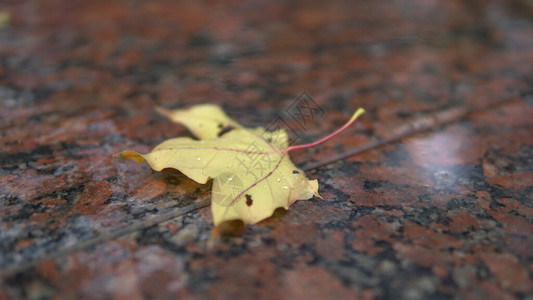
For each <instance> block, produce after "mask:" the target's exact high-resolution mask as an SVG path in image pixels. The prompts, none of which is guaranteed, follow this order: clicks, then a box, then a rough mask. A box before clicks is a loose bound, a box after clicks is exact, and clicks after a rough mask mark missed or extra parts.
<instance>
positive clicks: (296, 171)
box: [292, 170, 300, 174]
mask: <svg viewBox="0 0 533 300" xmlns="http://www.w3.org/2000/svg"><path fill="white" fill-rule="evenodd" d="M292 174H300V172H298V170H292Z"/></svg>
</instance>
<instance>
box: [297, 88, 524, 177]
mask: <svg viewBox="0 0 533 300" xmlns="http://www.w3.org/2000/svg"><path fill="white" fill-rule="evenodd" d="M519 100H521V98H513V99H506V100H501V101H497V102H495V103H492V104H489V105H487V106H484V107H482V108H478V107H468V106H462V107H451V108H448V109H445V110H442V111H439V112H436V113H433V114H430V115H428V116H424V117H422V118H420V119H417V120H414V121H412V122H409V123H407V124H405V125H402V126H400V127H398V128H397V129H396V130H394V131H393V132H392V133H391V134H390V135H387V136H386V137H384V138H382V139H378V140H374V141H371V142H369V143H367V144H365V145H363V146H360V147H357V148H354V149H352V150H350V151H347V152H344V153H341V154H339V155H335V156H333V157H330V158H329V159H326V160H324V161H320V162H317V163H314V164H310V165H307V166H304V167H303V168H302V170H304V171H309V170H313V169H317V168H320V167H323V166H326V165H329V164H332V163H334V162H337V161H340V160H344V159H347V158H349V157H352V156H355V155H358V154H361V153H363V152H366V151H368V150H372V149H376V148H379V147H381V146H384V145H387V144H391V143H394V142H398V141H399V140H401V139H403V138H406V137H409V136H412V135H415V134H417V133H421V132H424V131H427V130H431V129H435V128H438V127H441V126H444V125H446V124H450V123H453V122H457V121H459V120H461V119H464V118H466V117H468V116H469V115H471V114H473V113H478V112H482V111H487V110H491V109H494V108H497V107H499V106H502V105H506V104H510V103H516V102H518V101H519Z"/></svg>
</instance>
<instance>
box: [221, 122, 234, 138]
mask: <svg viewBox="0 0 533 300" xmlns="http://www.w3.org/2000/svg"><path fill="white" fill-rule="evenodd" d="M220 125H222V124H219V127H220ZM233 129H235V127H233V126H232V125H228V126H226V127H224V128H222V129H220V131H219V132H218V136H221V135H223V134H226V133H228V132H230V131H232V130H233Z"/></svg>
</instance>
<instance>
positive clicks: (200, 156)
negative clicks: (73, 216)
mask: <svg viewBox="0 0 533 300" xmlns="http://www.w3.org/2000/svg"><path fill="white" fill-rule="evenodd" d="M159 111H160V112H161V113H162V114H163V115H165V116H167V117H169V118H170V119H171V120H173V121H174V122H177V123H181V124H183V125H185V126H186V127H187V128H188V129H189V130H190V131H191V132H192V133H193V134H194V135H195V136H196V137H197V138H199V140H195V139H192V138H189V137H180V138H174V139H170V140H167V141H164V142H163V143H161V144H159V145H158V146H157V147H155V148H154V149H153V150H152V151H151V152H150V153H147V154H139V153H137V152H134V151H128V150H126V151H123V152H121V153H119V154H118V155H117V156H118V157H121V158H127V159H132V160H134V161H136V162H142V161H144V160H146V161H147V162H148V164H149V165H150V166H151V167H152V168H153V169H154V170H156V171H161V170H162V169H164V168H174V169H177V170H179V171H181V172H182V173H183V174H185V175H186V176H188V177H189V178H191V179H193V180H195V181H196V182H198V183H202V184H204V183H207V181H208V180H210V179H213V187H212V196H211V211H212V214H213V221H214V225H215V227H218V226H219V225H220V224H221V223H223V222H225V221H230V220H242V221H243V222H244V223H245V224H254V223H257V222H259V221H261V220H264V219H266V218H268V217H270V216H271V215H272V214H273V213H274V210H276V209H277V208H279V207H283V208H285V209H288V208H289V206H290V205H291V204H292V203H294V202H295V201H297V200H305V199H309V198H312V197H313V196H317V197H320V195H319V194H318V181H317V180H316V179H314V180H308V179H307V178H306V176H305V173H304V172H303V171H302V170H300V169H299V168H297V167H296V166H295V165H294V164H293V163H292V162H291V160H290V158H289V155H288V153H289V151H291V150H295V149H301V148H307V147H311V146H314V145H317V144H319V143H322V142H324V141H326V140H327V139H329V138H331V137H332V136H335V135H336V134H338V133H339V132H341V131H342V130H344V129H345V128H346V127H348V126H349V125H350V124H352V123H353V122H354V121H355V120H356V119H357V117H358V116H359V115H361V114H362V113H363V112H364V110H362V109H359V110H358V111H357V112H356V113H355V114H354V115H353V117H352V119H350V121H349V122H348V123H346V124H345V125H344V126H343V127H342V128H340V129H338V130H337V131H336V132H334V133H333V134H331V135H329V136H327V137H325V138H323V139H321V140H319V141H317V142H315V143H312V144H308V145H300V146H291V147H289V146H288V135H287V133H286V132H285V130H284V129H280V130H277V131H273V132H268V131H266V130H265V129H264V128H262V127H257V128H246V127H243V126H241V125H240V124H238V123H237V122H235V121H233V120H231V119H230V118H229V117H228V116H227V115H226V114H225V113H224V111H223V110H222V109H221V108H220V107H218V106H215V105H198V106H194V107H192V108H190V109H187V110H175V111H168V110H164V109H159Z"/></svg>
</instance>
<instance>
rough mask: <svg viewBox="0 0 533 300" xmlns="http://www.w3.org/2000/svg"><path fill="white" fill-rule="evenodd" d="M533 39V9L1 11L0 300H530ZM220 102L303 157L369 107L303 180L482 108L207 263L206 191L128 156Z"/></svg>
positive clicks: (8, 5)
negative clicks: (402, 131) (187, 112)
mask: <svg viewBox="0 0 533 300" xmlns="http://www.w3.org/2000/svg"><path fill="white" fill-rule="evenodd" d="M532 36H533V4H532V2H531V1H527V0H516V1H503V0H501V1H478V0H473V1H459V0H452V1H428V0H415V1H405V0H399V1H346V2H340V1H285V2H278V1H247V2H242V3H241V2H238V1H228V2H224V1H201V2H200V1H168V0H166V1H165V0H157V1H120V0H113V1H99V0H97V1H59V0H54V1H2V2H1V3H0V147H1V148H0V299H177V298H180V299H209V298H213V299H272V298H278V299H326V298H329V299H338V298H350V299H533V127H532V126H533V118H532V117H531V116H533V76H532V75H533V63H532V62H533V38H532ZM303 91H305V92H307V94H301V93H302V92H303ZM306 97H310V98H306ZM310 99H311V100H310ZM205 102H209V103H216V104H219V105H221V106H223V107H224V108H225V109H226V110H227V111H228V112H229V114H230V115H231V116H232V117H234V118H235V119H237V120H238V121H239V122H240V123H242V124H245V125H248V126H255V125H266V124H273V125H272V126H278V125H280V124H281V125H282V126H285V127H287V128H288V129H289V130H290V131H291V134H292V136H293V138H294V141H295V142H297V143H305V142H310V141H314V140H316V139H318V138H320V137H322V136H324V135H326V134H327V133H329V132H331V131H333V130H335V129H336V128H338V127H339V126H340V125H342V124H343V123H344V122H345V121H346V119H348V118H349V116H350V115H351V113H352V112H353V110H355V109H356V108H357V107H359V106H363V107H365V108H366V109H367V111H368V113H367V114H365V116H364V117H363V118H362V119H361V122H359V123H358V125H357V126H354V127H352V128H350V129H348V130H347V131H346V132H344V133H343V134H342V135H340V136H339V137H338V138H336V139H335V140H332V141H330V142H328V143H326V144H323V145H321V146H318V147H316V148H313V149H307V150H302V151H298V152H294V153H292V158H293V160H294V161H295V162H296V163H297V164H299V165H300V166H303V167H305V166H308V165H310V164H312V163H317V162H321V161H324V160H327V159H328V158H330V157H332V156H335V155H338V154H339V153H345V152H347V151H350V150H351V149H354V148H356V147H358V146H361V145H365V144H367V143H371V142H373V141H376V140H380V139H384V138H385V137H387V135H388V134H390V133H391V132H394V130H396V129H397V128H400V127H402V126H409V125H408V124H412V122H413V121H414V120H417V119H418V118H424V117H425V116H428V115H431V114H433V113H438V112H440V111H444V110H447V109H454V108H457V107H459V108H468V109H471V110H472V111H473V113H471V114H468V115H467V116H465V117H462V118H461V119H460V120H455V121H454V122H452V123H451V124H448V125H446V126H432V129H431V130H427V131H425V132H424V133H418V134H415V135H411V136H409V137H406V138H403V139H401V141H399V142H396V143H390V144H387V145H385V146H382V147H378V148H376V147H374V148H372V149H370V150H369V151H366V152H364V153H361V154H359V155H356V156H352V157H349V158H347V159H345V160H342V161H339V162H335V163H332V164H328V165H326V166H324V167H320V168H315V169H312V170H309V172H308V175H309V177H311V178H317V179H318V180H319V182H320V193H321V194H322V196H323V198H324V199H323V200H319V199H311V200H308V201H299V202H297V203H296V204H294V205H293V206H292V207H291V209H290V210H288V211H277V212H276V214H275V215H274V216H273V217H272V218H270V219H268V220H265V221H263V222H261V223H259V224H256V225H253V226H247V227H240V228H237V229H235V230H233V231H232V232H230V233H228V234H226V235H225V237H224V240H223V241H222V242H220V243H218V244H216V245H215V246H214V247H212V248H208V247H207V240H208V238H209V234H210V231H211V229H212V219H211V214H210V210H209V207H206V203H207V202H206V201H208V199H209V190H210V188H209V186H201V185H199V184H197V183H195V182H193V181H191V180H189V179H188V178H186V177H185V176H184V175H182V174H180V173H178V172H176V171H172V170H166V171H164V172H154V171H152V170H151V169H150V168H149V166H147V165H146V164H136V163H134V162H130V161H118V160H116V159H113V158H112V154H113V153H116V152H119V151H121V150H124V149H133V150H138V151H148V150H150V149H151V148H152V147H154V146H155V145H157V144H158V143H159V142H161V141H163V140H165V139H168V138H171V137H175V136H179V135H189V133H188V132H187V131H186V130H185V129H184V128H183V127H182V126H179V125H176V124H172V123H171V122H169V121H167V120H166V119H165V118H164V117H162V116H160V115H158V114H157V113H156V112H155V111H154V107H155V106H163V107H167V108H179V107H187V106H190V105H193V104H197V103H205ZM494 102H503V104H501V105H499V106H497V107H494V108H491V109H484V108H486V107H487V106H488V105H489V104H491V103H494ZM304 104H308V105H307V106H306V105H304ZM309 105H311V107H312V108H314V110H309ZM298 113H302V114H298ZM280 121H281V122H280ZM154 220H155V221H154Z"/></svg>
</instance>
